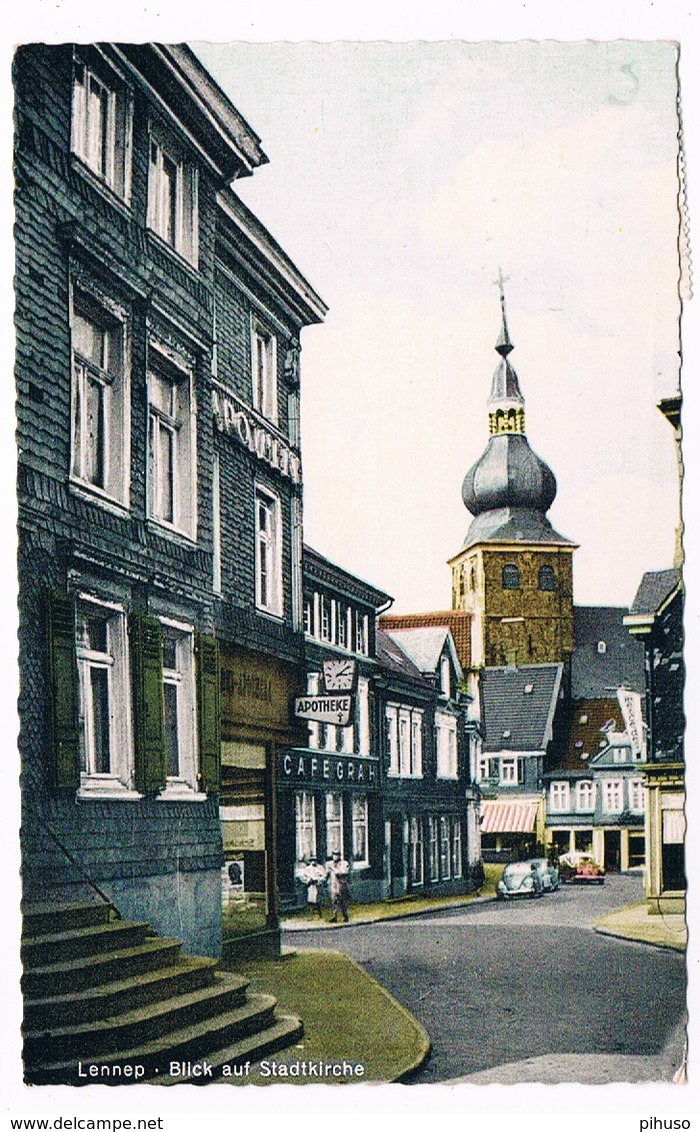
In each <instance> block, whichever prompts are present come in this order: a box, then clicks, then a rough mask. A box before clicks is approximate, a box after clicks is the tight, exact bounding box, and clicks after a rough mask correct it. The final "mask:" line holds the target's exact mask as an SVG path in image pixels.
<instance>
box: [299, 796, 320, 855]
mask: <svg viewBox="0 0 700 1132" xmlns="http://www.w3.org/2000/svg"><path fill="white" fill-rule="evenodd" d="M294 808H295V819H296V820H295V830H296V854H297V865H300V864H304V863H308V862H309V861H310V860H311V858H312V857H315V856H316V806H315V799H314V796H313V794H310V793H308V792H306V791H303V792H301V793H299V794H295V795H294Z"/></svg>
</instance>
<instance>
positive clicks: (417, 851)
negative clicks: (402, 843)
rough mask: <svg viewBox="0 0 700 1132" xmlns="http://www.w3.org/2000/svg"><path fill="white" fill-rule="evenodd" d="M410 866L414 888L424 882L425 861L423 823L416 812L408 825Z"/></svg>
mask: <svg viewBox="0 0 700 1132" xmlns="http://www.w3.org/2000/svg"><path fill="white" fill-rule="evenodd" d="M408 852H409V859H408V866H409V872H410V879H411V884H412V886H413V887H414V888H417V887H419V886H422V884H423V882H424V873H425V862H424V860H423V823H422V820H421V818H420V817H418V816H416V815H415V814H414V815H413V817H411V818H409V826H408Z"/></svg>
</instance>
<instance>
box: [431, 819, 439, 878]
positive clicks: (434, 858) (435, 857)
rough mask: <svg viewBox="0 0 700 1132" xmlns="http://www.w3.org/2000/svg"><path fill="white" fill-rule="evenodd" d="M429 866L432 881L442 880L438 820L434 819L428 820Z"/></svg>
mask: <svg viewBox="0 0 700 1132" xmlns="http://www.w3.org/2000/svg"><path fill="white" fill-rule="evenodd" d="M428 865H429V869H430V879H431V880H439V879H440V847H439V843H438V820H437V818H434V817H429V818H428Z"/></svg>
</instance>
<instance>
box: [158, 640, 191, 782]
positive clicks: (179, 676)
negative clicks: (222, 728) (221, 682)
mask: <svg viewBox="0 0 700 1132" xmlns="http://www.w3.org/2000/svg"><path fill="white" fill-rule="evenodd" d="M163 704H164V712H165V763H166V778H167V785H166V789H167V790H168V792H170V793H174V792H179V791H186V792H188V793H189V792H191V791H192V790H194V789H196V787H197V756H196V740H195V735H196V717H195V681H194V634H193V631H192V628H191V627H190V626H179V625H174V624H172V623H170V622H163Z"/></svg>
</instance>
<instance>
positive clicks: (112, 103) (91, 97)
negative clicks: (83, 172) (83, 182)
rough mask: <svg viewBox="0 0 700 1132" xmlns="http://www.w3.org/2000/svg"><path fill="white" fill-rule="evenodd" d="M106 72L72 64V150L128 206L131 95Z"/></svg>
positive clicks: (120, 82) (82, 64)
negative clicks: (98, 71)
mask: <svg viewBox="0 0 700 1132" xmlns="http://www.w3.org/2000/svg"><path fill="white" fill-rule="evenodd" d="M106 75H107V70H106V68H105V69H104V71H103V72H101V73H99V74H98V73H97V71H96V70H95V68H94V67H91V66H89V65H88V64H87V63H85V62H83V60H82V59H79V58H76V59H75V60H74V64H73V104H72V116H71V150H72V152H73V154H74V155H75V156H76V157H77V158H78V159H79V160H80V161H81V162H82V163H83V164H84V165H86V166H87V168H88V169H89V170H90V172H91V173H92V174H93V175H94V176H95V177H97V178H98V180H100V181H101V182H102V183H103V184H104V185H106V186H107V188H109V189H110V190H111V191H112V192H113V193H115V194H116V195H117V196H118V197H120V198H121V199H122V200H123V201H125V202H126V203H128V202H129V199H130V194H131V129H132V109H133V107H132V98H131V92H130V91H129V89H128V88H127V87H126V86H125V85H124V83H123V82H122V81H121V80H120V79H119V78H118V77H117V76H116V75H112V74H110V75H109V77H106Z"/></svg>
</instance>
